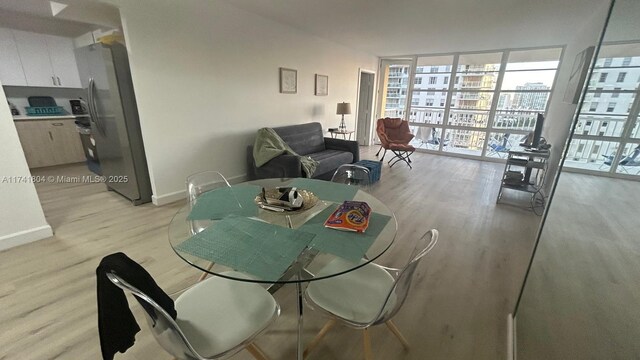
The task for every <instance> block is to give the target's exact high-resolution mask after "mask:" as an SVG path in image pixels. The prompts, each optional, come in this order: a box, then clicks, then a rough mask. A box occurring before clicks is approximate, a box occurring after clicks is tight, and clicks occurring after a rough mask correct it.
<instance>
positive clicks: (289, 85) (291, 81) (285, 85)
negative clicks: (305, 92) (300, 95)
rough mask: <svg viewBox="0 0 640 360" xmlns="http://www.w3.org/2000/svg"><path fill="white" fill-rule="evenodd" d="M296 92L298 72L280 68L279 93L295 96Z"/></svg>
mask: <svg viewBox="0 0 640 360" xmlns="http://www.w3.org/2000/svg"><path fill="white" fill-rule="evenodd" d="M297 92H298V70H294V69H287V68H280V93H281V94H295V93H297Z"/></svg>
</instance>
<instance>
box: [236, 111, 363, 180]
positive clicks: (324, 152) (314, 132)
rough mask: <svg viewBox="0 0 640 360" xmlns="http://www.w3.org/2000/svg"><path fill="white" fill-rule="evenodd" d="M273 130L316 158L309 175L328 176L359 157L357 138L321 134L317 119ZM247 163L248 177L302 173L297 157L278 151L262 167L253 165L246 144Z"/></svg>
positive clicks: (288, 175) (292, 147) (251, 146)
mask: <svg viewBox="0 0 640 360" xmlns="http://www.w3.org/2000/svg"><path fill="white" fill-rule="evenodd" d="M273 130H275V132H276V133H277V134H278V135H279V136H280V137H281V138H282V140H284V141H285V142H286V143H287V144H288V145H289V146H290V147H291V149H293V151H295V152H296V153H298V154H299V155H302V156H309V157H311V158H312V159H314V160H316V161H317V162H318V167H317V168H316V171H315V172H314V173H313V176H312V177H313V178H314V179H322V180H330V179H331V176H332V175H333V173H334V172H335V170H336V169H337V168H338V167H339V166H340V165H343V164H351V163H354V162H356V161H359V160H360V150H359V148H358V143H357V142H355V141H347V140H342V139H332V138H326V137H324V135H323V131H322V125H321V124H320V123H317V122H314V123H308V124H301V125H291V126H282V127H276V128H273ZM247 163H248V168H249V169H248V170H249V171H248V176H249V178H250V179H268V178H296V177H304V174H303V173H302V165H301V164H300V159H298V158H297V157H296V156H293V155H280V156H278V157H276V158H273V159H272V160H271V161H269V162H268V163H266V164H264V165H262V166H261V167H256V164H255V161H254V159H253V145H250V146H249V147H248V148H247Z"/></svg>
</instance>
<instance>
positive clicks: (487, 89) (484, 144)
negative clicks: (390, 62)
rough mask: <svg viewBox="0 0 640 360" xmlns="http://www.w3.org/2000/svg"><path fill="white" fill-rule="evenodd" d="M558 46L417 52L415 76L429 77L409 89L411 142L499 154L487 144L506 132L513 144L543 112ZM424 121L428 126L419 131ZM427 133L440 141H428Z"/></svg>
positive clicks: (477, 153)
mask: <svg viewBox="0 0 640 360" xmlns="http://www.w3.org/2000/svg"><path fill="white" fill-rule="evenodd" d="M561 52H562V49H561V48H547V49H536V50H507V51H496V52H493V53H491V52H489V53H464V54H454V55H434V56H417V57H416V58H414V60H413V61H414V63H415V64H416V68H415V69H416V71H415V73H416V75H415V77H416V78H427V77H428V80H427V81H422V82H421V83H414V86H413V88H412V91H411V92H410V93H409V94H408V95H409V96H410V97H411V101H409V109H408V110H407V111H406V113H407V114H409V118H408V120H409V121H410V125H411V129H412V131H413V132H414V135H416V137H415V138H414V143H413V145H414V146H416V147H417V148H419V149H425V150H429V151H441V152H446V153H454V154H461V155H464V156H480V157H495V158H498V157H500V154H497V153H495V152H493V151H491V149H492V148H491V146H490V145H493V144H494V143H502V142H503V139H504V138H505V137H509V139H512V140H513V141H510V143H513V144H515V145H517V144H518V143H519V140H520V138H522V137H523V136H526V135H527V134H528V133H529V132H530V131H532V130H533V128H534V127H535V123H536V116H537V113H539V112H540V113H545V112H546V109H547V105H548V101H549V98H550V94H551V92H552V91H553V83H554V80H555V74H556V71H557V67H558V64H559V58H560V55H561ZM453 64H457V66H456V67H454V66H453ZM410 73H411V72H410ZM498 79H500V81H498ZM414 81H415V80H414ZM415 99H419V100H418V101H415ZM448 100H450V101H448ZM416 104H424V105H416ZM425 127H426V128H428V130H427V131H418V130H419V129H421V128H425ZM425 134H426V135H425ZM507 134H509V135H507ZM427 135H428V136H427ZM432 136H436V137H437V138H440V139H443V141H441V142H440V144H436V145H435V146H434V145H433V144H429V143H428V140H429V139H431V138H432ZM421 137H425V138H424V139H421ZM445 144H446V145H445Z"/></svg>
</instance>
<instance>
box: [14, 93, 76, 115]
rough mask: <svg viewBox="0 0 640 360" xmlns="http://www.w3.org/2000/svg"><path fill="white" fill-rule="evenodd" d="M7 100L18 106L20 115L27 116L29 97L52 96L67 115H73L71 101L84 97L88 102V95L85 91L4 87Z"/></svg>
mask: <svg viewBox="0 0 640 360" xmlns="http://www.w3.org/2000/svg"><path fill="white" fill-rule="evenodd" d="M3 88H4V92H5V94H6V96H7V100H8V101H9V102H11V103H12V104H13V105H15V106H16V108H17V109H18V111H20V115H26V113H27V112H26V111H25V109H24V108H25V107H27V106H29V101H28V100H27V98H28V97H29V96H51V97H52V98H54V99H55V100H56V104H58V106H62V107H63V108H64V109H65V110H66V111H67V113H69V114H71V105H70V104H69V100H73V99H77V98H78V97H82V98H83V99H85V100H86V98H87V95H86V92H85V91H84V90H83V89H70V88H48V87H28V86H3Z"/></svg>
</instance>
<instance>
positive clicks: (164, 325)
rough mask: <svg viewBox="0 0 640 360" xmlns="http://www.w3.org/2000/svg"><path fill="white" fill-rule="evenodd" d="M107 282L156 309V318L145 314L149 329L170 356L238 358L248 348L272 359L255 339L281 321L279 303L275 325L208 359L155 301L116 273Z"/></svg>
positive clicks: (261, 358) (262, 358) (204, 359)
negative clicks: (277, 320) (235, 355)
mask: <svg viewBox="0 0 640 360" xmlns="http://www.w3.org/2000/svg"><path fill="white" fill-rule="evenodd" d="M107 278H108V279H109V280H110V281H111V282H112V283H113V284H114V285H116V286H117V287H119V288H120V289H122V290H124V291H125V292H128V293H130V294H131V295H133V296H135V297H137V298H138V299H140V300H142V301H144V302H146V303H147V304H149V305H151V306H152V307H153V311H154V314H149V313H147V311H146V309H145V311H143V313H144V316H145V319H146V321H147V325H149V329H150V330H151V333H152V334H153V337H154V338H155V339H156V341H157V342H158V343H159V344H160V346H162V348H163V349H164V350H165V351H167V352H168V353H169V354H171V355H173V356H175V358H176V359H181V360H193V359H195V360H213V359H220V358H223V357H229V356H231V355H233V354H236V353H237V352H239V351H241V350H242V349H244V348H246V349H247V351H249V352H250V353H251V354H252V355H253V356H254V357H255V358H256V359H258V360H267V359H268V358H267V356H266V355H265V354H264V352H263V351H262V350H261V349H260V348H259V347H258V346H257V345H255V344H253V339H255V338H256V337H257V336H258V335H259V334H260V333H262V332H263V331H264V330H265V329H266V328H268V327H269V326H270V325H271V324H273V322H275V320H276V319H277V318H278V316H279V315H280V305H278V303H276V307H275V311H274V313H273V315H272V318H271V321H269V322H268V323H267V324H266V325H265V326H264V327H263V328H261V329H259V330H257V331H256V332H255V333H253V334H252V335H251V336H250V337H249V338H248V339H246V340H245V341H243V342H242V343H240V344H238V345H237V346H236V347H234V348H231V349H229V350H227V351H225V352H224V353H221V354H216V355H215V356H213V357H205V356H203V355H201V354H200V353H198V352H197V351H196V349H194V347H193V345H191V342H190V341H189V338H188V337H187V336H186V335H185V333H184V332H183V331H182V329H181V328H180V326H179V325H178V323H176V321H175V320H174V319H173V318H172V317H171V316H170V315H169V314H168V313H167V312H166V311H165V310H164V309H163V308H162V307H161V306H160V305H158V303H156V302H155V301H154V300H153V299H152V298H150V297H149V296H148V295H147V294H145V293H143V292H142V291H140V290H139V289H138V288H136V287H135V286H133V285H131V284H129V283H128V282H126V281H125V280H123V279H122V278H120V277H119V276H118V275H116V274H114V273H112V272H108V273H107ZM194 286H198V285H194Z"/></svg>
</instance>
